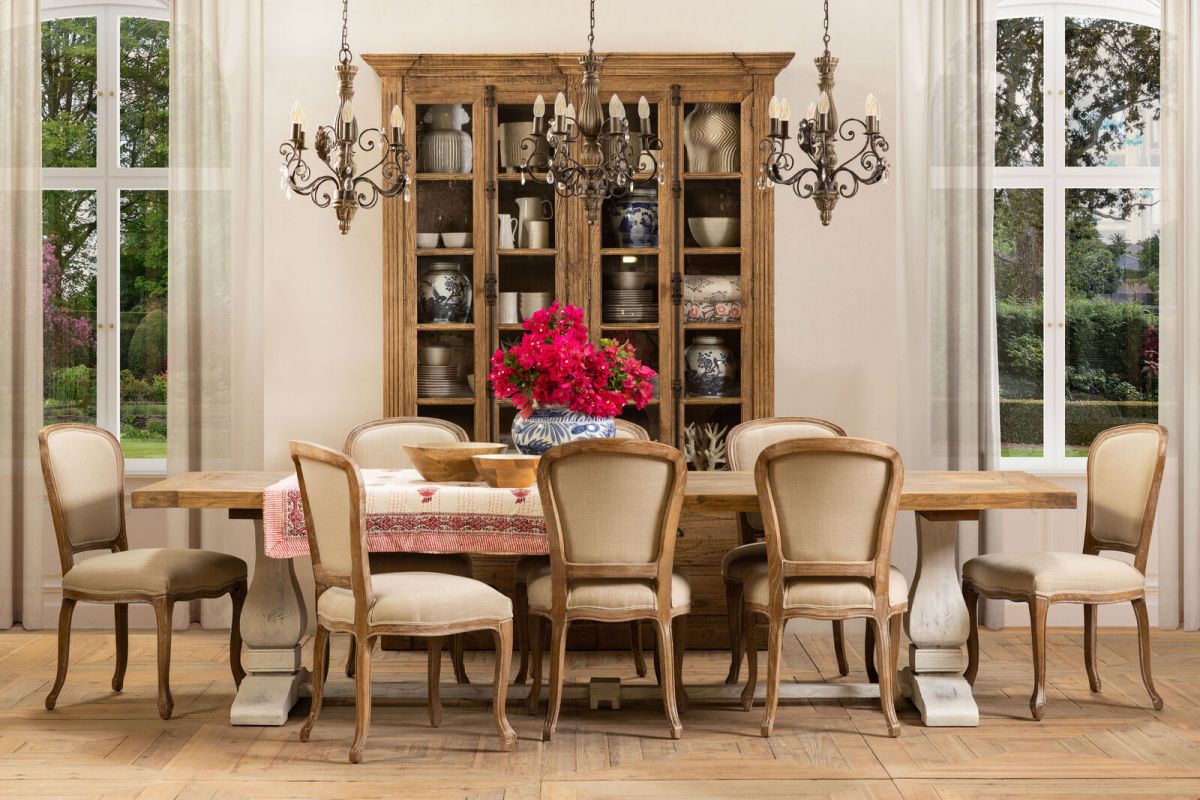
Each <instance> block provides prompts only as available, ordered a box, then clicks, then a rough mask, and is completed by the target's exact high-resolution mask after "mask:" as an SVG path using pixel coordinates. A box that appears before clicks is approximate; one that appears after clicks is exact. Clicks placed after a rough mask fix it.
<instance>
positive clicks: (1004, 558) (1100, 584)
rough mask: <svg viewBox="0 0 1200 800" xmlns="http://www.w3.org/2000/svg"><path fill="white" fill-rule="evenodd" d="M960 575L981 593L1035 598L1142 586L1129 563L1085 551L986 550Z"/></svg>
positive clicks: (1117, 591) (1131, 589) (1141, 578)
mask: <svg viewBox="0 0 1200 800" xmlns="http://www.w3.org/2000/svg"><path fill="white" fill-rule="evenodd" d="M963 578H964V579H965V580H968V581H970V582H971V583H973V584H974V585H975V587H976V588H977V589H979V590H980V591H982V592H994V593H1001V592H1005V591H1008V592H1018V593H1020V594H1022V595H1031V594H1032V595H1037V596H1039V597H1053V596H1054V595H1059V594H1079V593H1086V594H1089V595H1094V594H1105V593H1110V592H1111V593H1114V594H1118V593H1124V592H1132V591H1136V590H1138V589H1142V588H1144V587H1145V585H1146V577H1145V576H1144V575H1142V573H1140V572H1138V571H1137V570H1136V569H1135V568H1134V567H1133V565H1132V564H1126V563H1125V562H1123V561H1117V560H1116V559H1113V558H1106V557H1104V556H1093V555H1088V554H1086V553H990V554H988V555H983V556H979V557H978V558H972V559H971V560H970V561H968V562H967V563H966V564H964V565H963Z"/></svg>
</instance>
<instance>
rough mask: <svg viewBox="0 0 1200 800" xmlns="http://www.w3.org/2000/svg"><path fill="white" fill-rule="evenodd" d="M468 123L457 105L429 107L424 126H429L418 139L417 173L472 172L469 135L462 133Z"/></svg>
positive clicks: (469, 118)
mask: <svg viewBox="0 0 1200 800" xmlns="http://www.w3.org/2000/svg"><path fill="white" fill-rule="evenodd" d="M470 121H471V117H470V115H469V114H467V110H466V109H465V108H463V107H462V106H460V105H436V106H431V107H430V108H429V111H427V112H425V118H424V122H425V123H426V124H428V125H429V126H430V128H429V130H427V131H425V135H424V136H422V137H421V145H420V148H419V152H418V155H417V169H418V170H419V171H420V172H451V173H463V172H470V171H471V134H469V133H467V132H466V131H464V130H463V129H462V126H463V125H466V124H467V123H468V122H470Z"/></svg>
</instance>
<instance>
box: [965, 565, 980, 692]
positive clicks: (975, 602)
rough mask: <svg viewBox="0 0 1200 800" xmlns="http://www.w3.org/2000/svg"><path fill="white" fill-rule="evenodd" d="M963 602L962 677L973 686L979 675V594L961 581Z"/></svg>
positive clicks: (969, 584) (973, 585) (971, 585)
mask: <svg viewBox="0 0 1200 800" xmlns="http://www.w3.org/2000/svg"><path fill="white" fill-rule="evenodd" d="M963 602H965V603H966V604H967V619H968V624H969V626H970V627H969V628H968V630H967V670H966V672H964V673H963V677H964V678H966V679H967V683H969V684H970V685H971V686H974V685H975V676H976V675H978V674H979V592H978V591H976V590H975V584H973V583H970V582H968V581H963Z"/></svg>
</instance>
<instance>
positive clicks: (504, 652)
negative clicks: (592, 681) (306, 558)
mask: <svg viewBox="0 0 1200 800" xmlns="http://www.w3.org/2000/svg"><path fill="white" fill-rule="evenodd" d="M291 450H292V462H293V463H294V464H295V467H296V476H297V478H298V479H299V482H300V493H301V496H302V497H303V498H304V522H305V527H306V529H307V531H308V546H309V552H310V554H311V556H312V568H313V578H314V579H315V581H316V587H317V589H316V599H317V601H318V604H319V601H320V598H321V595H322V594H324V593H325V592H326V591H327V590H328V589H330V588H333V587H337V588H340V589H348V590H350V591H351V592H353V594H354V620H353V622H350V623H342V622H337V621H334V620H323V619H321V617H320V614H319V613H318V616H317V632H316V637H315V640H314V644H313V671H312V708H311V710H310V711H309V715H308V720H307V721H306V722H305V723H304V726H303V727H302V728H301V729H300V741H302V742H307V741H308V738H309V734H310V733H311V732H312V729H313V725H315V724H316V722H317V716H318V715H319V714H320V713H321V702H322V699H323V698H324V693H325V673H326V669H327V665H326V662H327V660H328V658H329V634H330V632H331V631H338V632H341V633H349V634H352V635H353V637H354V642H355V649H356V650H357V662H358V663H357V669H356V671H355V676H354V696H355V703H354V712H355V714H354V715H355V730H354V742H353V744H352V745H351V747H350V762H351V763H353V764H357V763H359V762H360V761H362V756H363V747H364V746H365V744H366V739H367V730H368V728H369V727H370V724H371V660H372V659H371V656H372V651H373V645H374V641H375V639H376V638H378V637H379V636H383V635H396V636H422V637H428V638H429V640H430V641H429V656H428V662H429V664H428V682H429V724H430V725H432V726H433V727H437V726H438V725H440V724H441V721H442V704H441V698H440V695H439V691H438V686H439V680H440V675H441V654H442V641H443V639H444V637H446V636H453V635H456V634H462V633H468V632H470V631H480V630H487V631H491V632H492V636H493V638H494V639H495V642H496V670H495V676H494V680H493V697H492V710H493V716H494V718H495V723H496V731H497V733H498V734H499V736H500V741H501V746H502V747H503V749H504V750H506V751H508V750H511V749H512V748H513V745H514V744H515V743H516V740H517V735H516V733H515V732H514V731H513V729H512V726H511V725H509V724H508V717H507V715H506V713H505V700H506V696H507V691H508V670H509V665H510V663H511V661H512V619H511V618H510V619H502V620H495V621H491V620H488V619H474V620H469V621H465V622H459V623H454V624H450V625H441V626H436V627H431V626H428V625H380V624H371V623H370V622H368V620H367V614H368V612H369V611H370V609H371V606H372V605H374V603H375V596H374V593H373V592H372V589H371V581H370V579H369V576H370V575H371V568H370V563H369V560H368V558H367V555H368V551H367V535H366V527H365V526H364V525H363V521H364V520H365V519H366V492H365V490H364V488H363V480H362V473H361V472H360V471H359V469H358V466H357V465H356V464H355V463H354V462H353V461H352V460H351V459H350V458H349V457H347V456H346V455H345V454H344V453H341V452H338V451H337V450H333V449H331V448H328V447H322V446H320V445H316V444H311V443H308V442H292V443H291ZM304 458H310V459H312V460H314V461H319V462H321V463H324V464H329V465H331V466H334V467H337V468H339V469H341V470H342V471H343V472H344V473H345V476H346V480H347V482H348V485H349V489H350V504H351V510H350V531H351V536H350V561H351V570H350V575H349V576H345V575H340V574H338V573H337V572H335V571H333V570H331V569H328V568H326V567H325V566H324V565H323V564H322V563H321V551H320V547H319V545H318V542H317V535H316V528H315V527H314V526H313V519H312V511H311V510H310V505H309V503H308V489H307V487H306V486H305V482H304V469H303V466H302V465H301V459H304ZM318 607H319V605H318Z"/></svg>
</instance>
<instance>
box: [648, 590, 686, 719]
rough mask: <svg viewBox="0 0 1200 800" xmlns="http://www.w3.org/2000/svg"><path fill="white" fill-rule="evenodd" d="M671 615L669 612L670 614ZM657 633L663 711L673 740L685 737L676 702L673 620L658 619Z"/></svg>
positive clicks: (655, 623)
mask: <svg viewBox="0 0 1200 800" xmlns="http://www.w3.org/2000/svg"><path fill="white" fill-rule="evenodd" d="M668 613H669V612H668ZM654 625H655V633H656V634H657V636H658V652H659V653H660V654H661V655H660V656H659V657H660V658H661V659H662V670H661V671H662V697H663V710H664V711H665V712H666V713H667V725H668V726H670V728H671V738H672V739H678V738H680V737H682V736H683V725H682V724H680V722H679V708H678V706H677V705H676V702H675V675H676V671H675V645H674V631H673V630H672V628H673V625H672V622H671V618H670V617H669V616H668V617H665V618H656V619H655V620H654Z"/></svg>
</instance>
